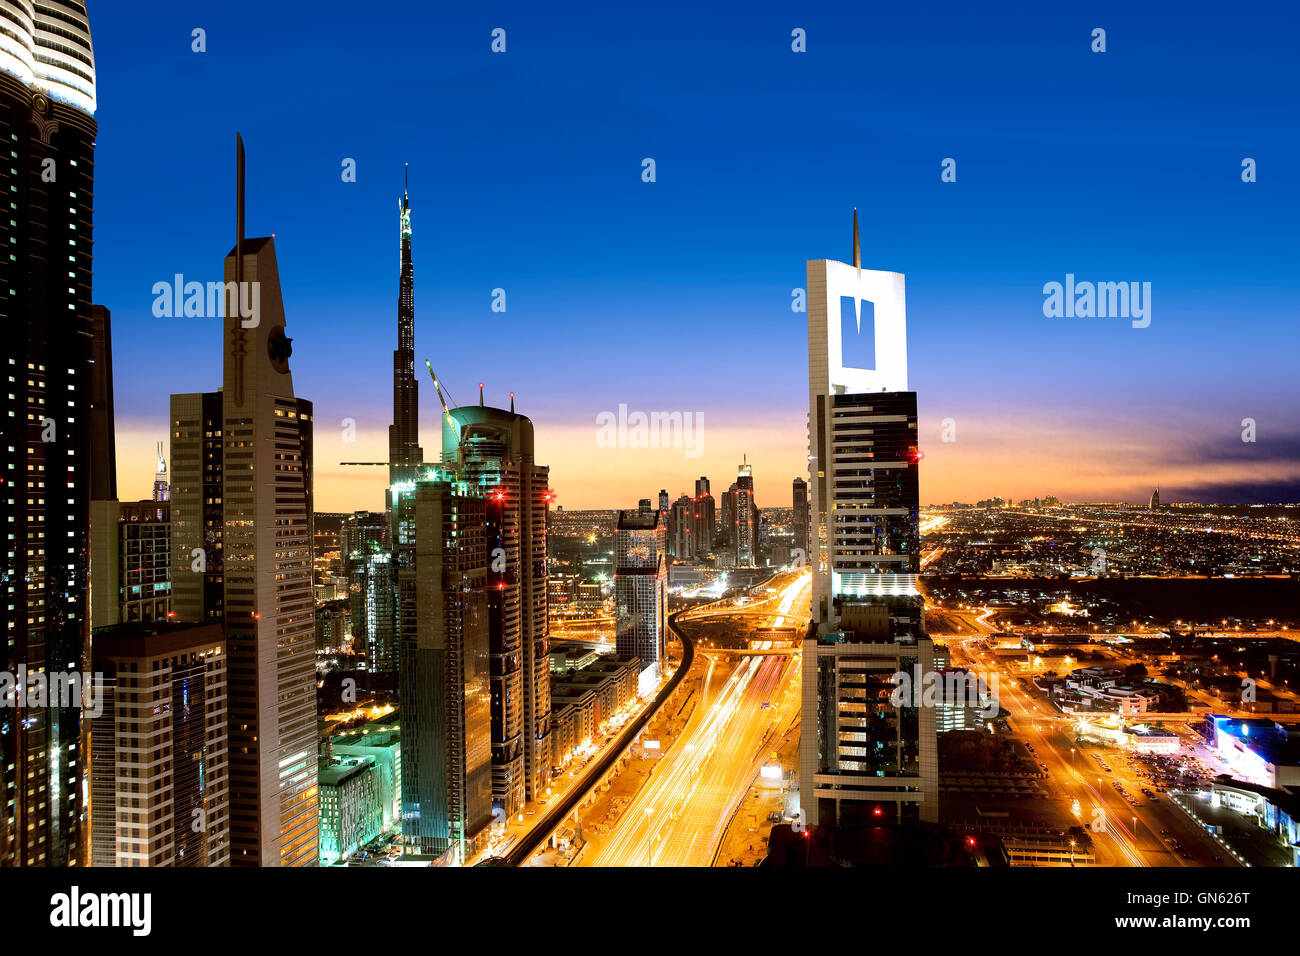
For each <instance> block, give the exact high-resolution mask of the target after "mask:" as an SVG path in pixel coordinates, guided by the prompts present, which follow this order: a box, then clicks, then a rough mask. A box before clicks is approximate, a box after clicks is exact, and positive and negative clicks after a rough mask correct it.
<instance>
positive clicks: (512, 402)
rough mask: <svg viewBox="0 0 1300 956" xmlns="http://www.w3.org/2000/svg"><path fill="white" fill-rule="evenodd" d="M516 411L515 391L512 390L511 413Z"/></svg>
mask: <svg viewBox="0 0 1300 956" xmlns="http://www.w3.org/2000/svg"><path fill="white" fill-rule="evenodd" d="M514 413H515V393H514V392H511V393H510V414H511V415H513V414H514Z"/></svg>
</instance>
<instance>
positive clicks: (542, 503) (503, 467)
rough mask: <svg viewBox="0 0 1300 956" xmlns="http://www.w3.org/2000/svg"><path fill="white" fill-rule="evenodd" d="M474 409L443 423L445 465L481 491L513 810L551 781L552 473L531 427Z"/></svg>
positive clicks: (496, 776) (506, 789)
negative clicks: (539, 456) (538, 453)
mask: <svg viewBox="0 0 1300 956" xmlns="http://www.w3.org/2000/svg"><path fill="white" fill-rule="evenodd" d="M479 401H480V404H479V405H477V406H474V405H467V406H463V407H461V408H453V409H451V410H450V412H448V414H446V415H444V416H443V420H442V467H443V468H444V469H446V470H448V471H454V472H455V473H456V474H457V475H458V476H459V477H460V478H461V479H463V480H465V481H468V482H470V483H472V484H473V485H475V486H477V487H480V488H482V489H483V493H484V494H485V496H486V510H485V519H486V522H487V533H488V559H489V569H488V575H489V576H488V584H489V587H488V595H487V597H488V611H489V618H490V643H491V654H492V794H493V800H494V801H495V802H496V804H497V805H498V806H499V807H501V808H502V809H503V810H504V811H505V813H506V814H513V813H515V812H517V811H518V810H520V809H521V808H522V807H523V804H524V802H525V801H532V800H536V799H537V798H538V797H539V796H541V795H542V794H544V793H545V792H546V787H547V785H548V783H549V781H550V779H551V767H552V762H551V749H550V734H551V729H550V728H551V683H550V656H549V653H548V650H547V645H548V642H549V635H550V630H549V624H548V620H547V618H548V613H547V611H548V605H547V583H548V580H547V573H546V527H547V520H548V513H549V510H550V502H551V498H552V495H551V492H550V489H549V488H548V480H549V474H550V469H548V468H546V467H545V466H542V465H538V464H536V462H535V461H534V458H533V423H532V422H531V421H530V420H529V419H527V418H525V417H524V416H523V415H517V414H515V411H514V407H513V406H514V402H513V399H512V401H511V409H510V411H505V410H504V409H500V408H491V407H486V406H484V405H482V404H481V402H482V396H481V395H480V398H479Z"/></svg>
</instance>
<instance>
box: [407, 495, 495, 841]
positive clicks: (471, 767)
mask: <svg viewBox="0 0 1300 956" xmlns="http://www.w3.org/2000/svg"><path fill="white" fill-rule="evenodd" d="M430 471H432V470H430ZM392 495H393V506H394V509H395V510H396V511H397V513H398V514H399V521H398V522H397V524H398V527H399V528H400V529H401V533H400V536H399V538H398V540H397V543H396V544H397V558H398V563H399V568H400V570H399V589H400V593H401V638H400V639H401V665H400V667H399V670H398V674H399V681H400V686H401V700H402V769H401V791H402V846H403V852H404V853H405V854H406V855H407V856H408V857H412V858H424V859H434V858H439V857H444V856H446V855H447V854H449V853H450V859H451V860H452V861H454V862H461V861H463V860H464V859H466V858H467V857H468V856H469V855H471V854H472V853H473V851H474V850H475V849H476V848H477V847H478V846H479V842H480V840H481V839H482V838H483V836H484V835H485V834H486V832H487V829H488V826H489V824H490V823H491V821H492V790H493V761H492V752H493V737H492V722H493V706H492V705H493V703H494V698H493V696H492V693H493V688H492V674H491V668H492V661H491V655H490V648H489V635H488V631H489V610H488V590H489V588H488V560H489V558H488V533H487V511H486V500H485V498H484V497H483V494H482V491H481V489H480V488H479V487H478V486H477V484H476V483H469V482H465V481H460V480H457V479H455V478H454V477H453V476H450V475H447V474H445V473H438V472H434V473H432V474H430V475H429V476H428V477H426V478H422V479H420V480H418V481H413V482H409V483H406V484H403V485H398V486H395V487H394V488H393V489H392Z"/></svg>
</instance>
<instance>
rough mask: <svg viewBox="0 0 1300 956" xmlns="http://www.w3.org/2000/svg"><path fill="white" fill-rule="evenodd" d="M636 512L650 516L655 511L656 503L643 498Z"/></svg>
mask: <svg viewBox="0 0 1300 956" xmlns="http://www.w3.org/2000/svg"><path fill="white" fill-rule="evenodd" d="M636 510H637V511H638V512H640V513H641V514H643V515H648V514H650V512H652V511H654V502H653V501H651V500H650V499H649V498H642V499H641V500H640V501H638V502H637V507H636Z"/></svg>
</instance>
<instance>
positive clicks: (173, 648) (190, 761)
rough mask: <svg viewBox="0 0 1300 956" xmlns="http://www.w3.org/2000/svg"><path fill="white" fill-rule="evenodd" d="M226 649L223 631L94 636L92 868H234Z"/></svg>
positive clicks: (114, 631) (158, 626) (205, 628)
mask: <svg viewBox="0 0 1300 956" xmlns="http://www.w3.org/2000/svg"><path fill="white" fill-rule="evenodd" d="M225 648H226V644H225V640H224V638H223V636H222V633H221V626H220V625H219V624H173V625H168V624H164V623H154V624H139V623H136V624H123V625H120V626H118V627H112V628H107V629H96V631H95V648H94V662H95V663H94V670H95V672H96V673H97V674H102V675H103V682H104V683H103V690H102V692H101V699H100V701H99V708H100V712H99V714H98V715H97V716H95V717H94V718H93V720H92V721H91V725H92V726H91V764H90V793H91V830H92V832H91V860H92V863H93V865H95V866H227V865H229V862H230V819H229V811H230V808H229V790H228V786H229V781H228V777H227V771H228V750H227V719H228V715H227V712H226V680H227V673H226V665H227V657H226V653H225Z"/></svg>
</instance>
